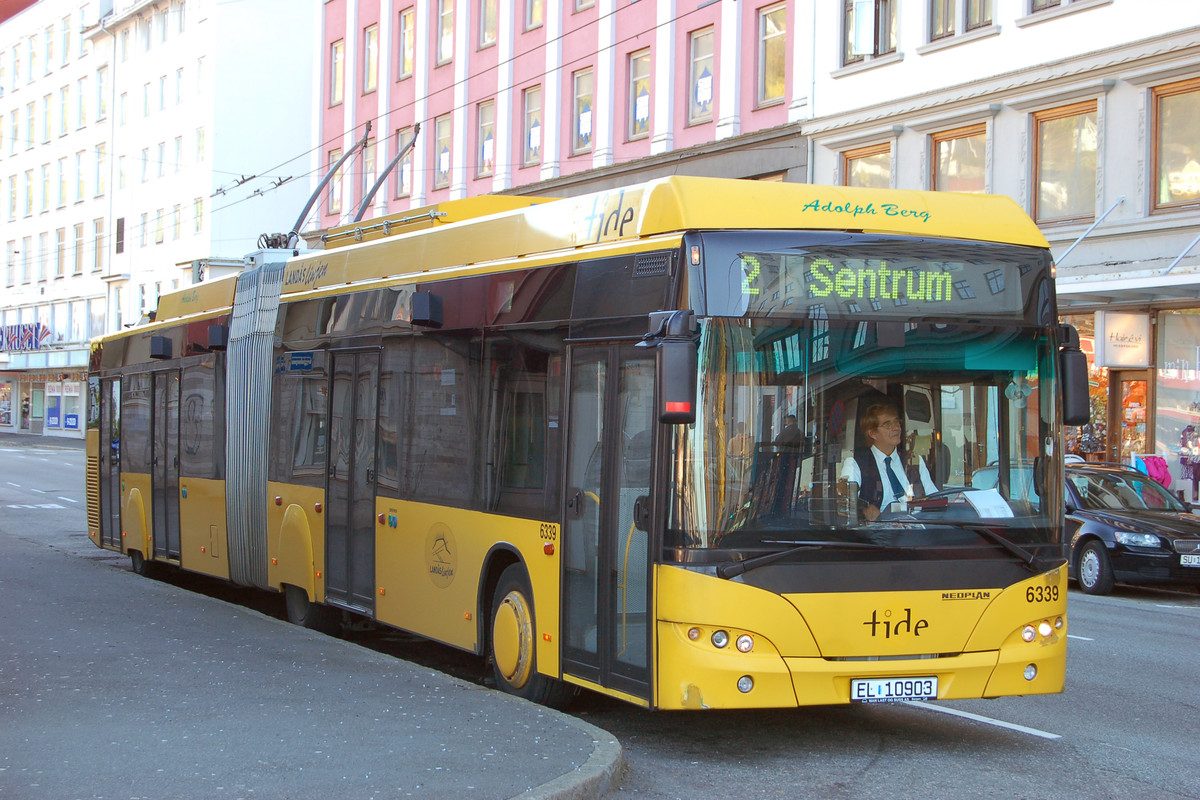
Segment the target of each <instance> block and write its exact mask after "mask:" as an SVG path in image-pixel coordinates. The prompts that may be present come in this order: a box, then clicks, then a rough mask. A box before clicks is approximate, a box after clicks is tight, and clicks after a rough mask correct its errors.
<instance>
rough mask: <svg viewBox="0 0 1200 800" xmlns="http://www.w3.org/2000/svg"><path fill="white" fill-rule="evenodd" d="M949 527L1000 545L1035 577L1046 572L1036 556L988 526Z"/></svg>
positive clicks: (957, 525)
mask: <svg viewBox="0 0 1200 800" xmlns="http://www.w3.org/2000/svg"><path fill="white" fill-rule="evenodd" d="M947 527H952V528H962V529H963V530H967V531H970V532H971V533H976V534H979V535H980V536H982V537H983V538H984V539H987V540H988V541H989V542H991V543H993V544H998V545H1000V547H1001V548H1003V549H1004V550H1007V551H1008V552H1009V553H1010V554H1012V555H1014V556H1016V557H1017V559H1018V560H1020V562H1021V566H1023V567H1025V569H1027V570H1029V571H1030V572H1032V573H1034V574H1035V575H1036V574H1038V573H1041V572H1045V571H1046V570H1045V567H1043V566H1042V564H1041V561H1040V559H1039V558H1038V556H1037V555H1036V554H1034V553H1031V552H1029V551H1028V550H1026V549H1025V548H1024V547H1021V545H1019V544H1017V543H1016V542H1014V541H1012V540H1011V539H1008V538H1006V537H1004V536H1001V535H1000V534H998V533H996V532H995V531H994V530H992V529H991V528H989V527H987V526H986V525H963V524H960V523H955V524H953V525H949V526H947Z"/></svg>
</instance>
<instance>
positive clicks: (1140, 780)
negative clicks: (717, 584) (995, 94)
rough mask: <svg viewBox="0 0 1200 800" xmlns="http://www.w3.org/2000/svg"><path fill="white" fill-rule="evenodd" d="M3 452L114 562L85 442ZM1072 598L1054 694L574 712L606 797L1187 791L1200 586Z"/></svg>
mask: <svg viewBox="0 0 1200 800" xmlns="http://www.w3.org/2000/svg"><path fill="white" fill-rule="evenodd" d="M2 451H3V446H2V445H0V512H2V513H4V514H5V515H10V514H12V515H20V516H19V517H17V519H20V520H28V522H29V524H28V526H27V527H26V530H28V531H30V534H29V536H30V537H31V538H35V539H38V540H42V541H44V543H45V544H46V545H47V546H50V547H54V548H58V549H62V550H66V551H68V552H72V553H75V554H77V555H79V556H80V557H84V558H95V559H108V560H111V561H112V562H113V565H114V567H119V568H122V569H124V568H126V565H125V560H124V559H120V558H119V557H116V556H113V555H112V554H109V553H106V552H105V551H100V550H98V549H96V548H95V547H93V546H92V545H91V544H90V543H89V542H88V541H87V537H86V534H85V532H84V517H83V504H82V500H83V488H82V487H83V458H82V453H62V452H59V453H56V454H49V455H45V454H41V455H39V454H36V451H26V453H25V454H24V455H23V457H22V458H20V459H16V458H6V457H3V452H2ZM37 459H44V460H41V461H39V460H37ZM11 519H13V518H12V517H8V516H6V520H11ZM172 582H177V583H179V584H180V585H185V586H188V587H189V588H193V589H194V590H196V591H205V592H214V593H220V592H222V591H224V589H223V588H222V586H221V585H220V584H217V583H215V582H211V581H207V580H199V579H193V578H189V577H187V576H181V577H179V578H175V579H172ZM233 599H235V600H239V598H237V597H234V598H233ZM239 601H242V602H246V603H248V604H255V603H261V602H264V599H263V598H262V597H260V596H258V593H249V595H248V596H244V597H242V598H241V599H240V600H239ZM1069 602H1070V605H1069V612H1068V613H1069V623H1070V637H1071V639H1070V644H1069V650H1068V652H1069V655H1068V671H1067V688H1066V691H1065V692H1064V693H1063V694H1061V695H1055V696H1049V697H1031V698H1005V699H1000V700H991V701H973V702H953V703H935V704H913V705H883V706H853V707H834V708H810V709H800V710H791V711H770V712H739V713H728V712H711V713H710V712H705V713H661V712H659V713H648V712H645V711H642V710H640V709H637V708H633V707H630V706H626V705H624V704H621V703H617V702H614V701H610V700H608V699H606V698H601V697H598V696H595V695H585V696H584V697H582V698H580V700H579V701H578V702H577V703H576V706H575V708H574V709H573V713H574V714H575V715H576V716H578V718H580V719H581V720H584V721H587V722H590V723H592V724H593V725H597V726H599V727H600V728H602V729H604V730H607V731H610V732H612V733H613V734H615V735H616V737H617V739H618V740H619V741H620V742H621V745H622V747H623V748H624V751H625V756H626V759H627V762H628V765H629V769H628V772H627V774H626V776H625V779H624V781H623V784H622V786H621V787H620V788H619V789H618V790H617V791H615V792H614V793H612V794H611V795H610V796H612V797H618V798H689V799H692V798H727V797H731V796H736V797H738V798H739V800H740V799H741V798H775V797H783V798H809V797H811V798H831V799H833V800H836V799H837V798H864V797H870V798H954V800H961V799H962V798H993V797H994V798H1005V799H1006V800H1007V799H1008V798H1038V799H1039V800H1040V799H1042V798H1044V799H1045V800H1057V799H1058V798H1062V799H1063V800H1080V799H1081V798H1087V799H1088V800H1091V799H1092V798H1113V799H1114V800H1116V799H1117V798H1120V799H1121V800H1127V799H1129V798H1146V800H1150V799H1151V798H1153V800H1167V799H1170V798H1200V747H1198V746H1197V743H1198V742H1200V700H1198V699H1197V692H1196V687H1197V685H1198V684H1200V594H1195V593H1187V592H1171V591H1159V590H1152V589H1139V588H1131V587H1118V589H1117V591H1116V592H1115V593H1114V594H1113V595H1112V596H1109V597H1091V596H1088V595H1084V594H1081V593H1079V592H1077V591H1075V590H1072V592H1071V596H1070V601H1069ZM263 610H265V611H266V612H267V613H271V606H270V602H266V605H265V606H263ZM350 635H351V636H353V637H354V638H355V639H356V640H357V641H360V642H362V643H364V644H368V645H370V646H373V647H376V648H377V649H379V650H381V651H382V652H387V653H390V654H393V655H396V656H397V657H400V658H404V659H407V660H411V661H415V662H418V663H421V664H423V665H425V666H433V667H435V668H438V669H441V670H443V671H446V672H450V673H452V674H454V675H456V676H458V677H462V678H465V679H468V680H482V677H483V670H482V669H481V667H480V665H479V664H478V662H477V661H476V660H473V659H471V658H468V657H464V656H462V655H461V654H458V653H457V652H455V651H451V650H449V649H447V648H441V647H439V646H436V645H431V644H424V643H421V642H419V641H416V640H414V639H413V638H412V637H407V636H405V635H403V634H394V633H393V634H387V633H385V634H371V633H356V634H350Z"/></svg>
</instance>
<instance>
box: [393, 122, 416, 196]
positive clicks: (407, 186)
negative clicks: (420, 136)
mask: <svg viewBox="0 0 1200 800" xmlns="http://www.w3.org/2000/svg"><path fill="white" fill-rule="evenodd" d="M393 138H394V139H395V147H396V152H397V153H399V152H400V151H401V150H403V149H404V148H405V147H407V146H408V143H409V142H411V141H412V138H413V129H412V127H411V126H409V127H406V128H397V129H396V132H395V134H393ZM406 169H407V170H408V171H407V173H406V172H405V170H406ZM392 196H393V197H394V198H396V199H400V198H402V197H411V196H412V150H411V149H410V150H409V151H408V154H407V155H405V156H404V158H402V159H400V162H399V163H398V164H396V180H395V182H394V189H393V192H392Z"/></svg>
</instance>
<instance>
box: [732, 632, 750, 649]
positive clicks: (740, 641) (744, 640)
mask: <svg viewBox="0 0 1200 800" xmlns="http://www.w3.org/2000/svg"><path fill="white" fill-rule="evenodd" d="M736 644H737V649H738V652H741V653H749V652H750V651H751V650H753V649H754V638H753V637H752V636H750V635H749V634H746V633H743V634H742V635H741V636H739V637H737V642H736Z"/></svg>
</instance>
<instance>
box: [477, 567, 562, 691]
mask: <svg viewBox="0 0 1200 800" xmlns="http://www.w3.org/2000/svg"><path fill="white" fill-rule="evenodd" d="M491 617H492V626H491V636H490V637H489V638H490V644H491V653H490V656H491V662H492V675H493V676H494V677H495V679H496V685H497V686H498V687H499V688H501V689H503V690H504V691H506V692H508V693H510V694H515V695H517V696H518V697H524V698H525V699H526V700H532V701H533V702H535V703H541V704H542V705H546V706H550V707H552V708H565V707H566V706H567V705H569V704H570V702H571V700H572V699H574V697H575V694H576V690H575V687H573V686H570V685H568V684H566V683H563V682H562V681H559V680H555V679H554V678H549V677H547V676H545V675H541V674H539V673H538V671H537V627H536V625H535V624H534V616H533V591H532V590H531V589H530V588H529V577H528V576H527V575H526V574H525V569H524V567H522V566H521V565H520V564H511V565H509V566H508V567H507V568H506V569H505V570H504V572H502V573H501V574H500V581H499V582H498V583H497V584H496V591H495V593H494V594H493V595H492V614H491Z"/></svg>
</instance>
